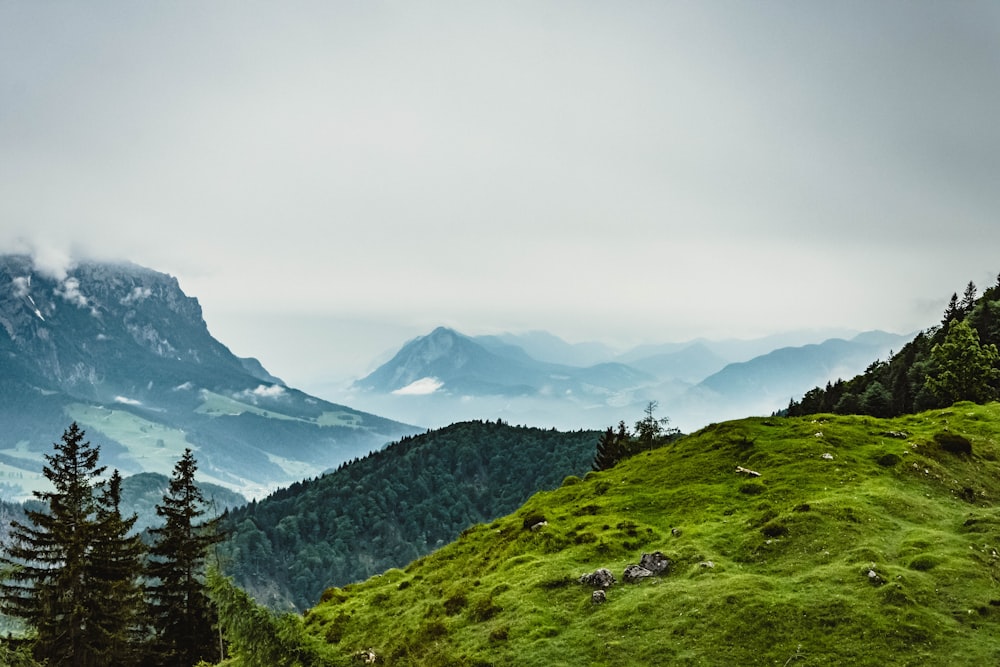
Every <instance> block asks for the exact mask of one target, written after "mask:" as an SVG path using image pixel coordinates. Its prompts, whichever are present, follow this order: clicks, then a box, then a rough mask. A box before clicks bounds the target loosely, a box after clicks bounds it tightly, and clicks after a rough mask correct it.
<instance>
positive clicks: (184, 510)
mask: <svg viewBox="0 0 1000 667" xmlns="http://www.w3.org/2000/svg"><path fill="white" fill-rule="evenodd" d="M196 471H197V463H196V461H195V458H194V455H193V454H192V453H191V450H190V449H186V450H184V456H183V457H181V459H180V461H178V462H177V465H176V466H174V472H173V476H172V477H171V479H170V487H169V488H168V489H167V492H166V494H164V496H163V502H162V503H161V504H159V505H157V506H156V513H157V514H158V515H159V516H161V517H163V519H164V521H165V523H164V525H163V526H161V527H160V528H155V529H153V530H152V531H151V532H152V534H153V538H154V542H153V546H152V547H150V556H151V558H150V563H149V568H148V572H149V577H150V579H151V582H150V584H149V585H148V587H147V590H148V592H149V594H150V598H151V600H150V620H151V622H152V625H153V630H154V634H155V639H154V644H153V656H152V657H151V658H150V660H149V662H150V663H151V664H157V665H162V666H164V667H166V666H169V667H175V666H176V667H192V665H195V664H196V663H198V662H199V661H201V660H209V661H213V662H215V661H218V660H220V659H221V658H222V656H221V655H220V650H219V645H218V639H217V636H216V635H215V632H214V629H213V626H214V625H215V621H216V619H215V613H214V609H213V607H212V605H211V603H210V601H209V598H208V596H207V594H206V587H205V581H204V570H205V559H206V556H207V551H208V548H209V547H210V546H211V545H213V544H216V543H217V542H220V541H222V535H221V533H220V531H219V528H218V519H217V518H214V519H210V520H207V521H200V518H201V517H202V516H204V515H205V514H206V509H205V499H204V497H203V496H202V494H201V491H199V490H198V487H197V486H195V482H194V476H195V472H196Z"/></svg>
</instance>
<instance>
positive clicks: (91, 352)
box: [0, 255, 417, 500]
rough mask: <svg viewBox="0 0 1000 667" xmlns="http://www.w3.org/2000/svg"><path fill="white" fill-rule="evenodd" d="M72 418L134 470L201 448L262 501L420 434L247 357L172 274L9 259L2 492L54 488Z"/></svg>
mask: <svg viewBox="0 0 1000 667" xmlns="http://www.w3.org/2000/svg"><path fill="white" fill-rule="evenodd" d="M72 421H76V422H77V423H79V424H80V425H81V427H82V428H84V429H85V430H86V432H87V435H88V437H89V438H91V440H92V441H93V442H94V443H95V444H98V445H100V447H101V460H102V462H104V463H105V464H106V465H108V466H111V467H115V468H118V469H119V470H120V471H121V472H122V474H123V475H130V474H135V473H140V472H156V473H160V474H169V473H170V472H171V470H172V468H173V465H174V463H175V461H176V460H177V458H179V457H180V455H181V453H182V452H183V451H184V449H185V448H186V447H190V448H192V449H193V450H194V451H195V453H196V456H197V458H198V462H199V473H200V476H201V478H202V479H203V480H204V481H208V482H213V483H216V484H219V485H223V486H226V487H228V488H230V489H232V490H236V491H239V492H241V493H245V494H247V495H251V496H259V495H263V494H264V493H265V492H267V491H269V490H272V489H274V488H276V487H278V486H281V485H285V484H289V483H291V482H293V481H295V480H298V479H302V478H303V477H307V476H310V475H317V474H320V473H322V472H323V471H325V470H328V469H330V468H334V467H336V466H337V465H338V464H340V463H342V462H343V461H345V460H350V459H352V458H354V457H357V456H362V455H364V454H367V453H368V452H369V451H372V450H373V449H378V448H380V447H382V446H383V445H385V444H386V443H387V442H390V441H391V440H394V439H398V438H399V437H401V436H403V435H406V434H409V433H413V432H415V431H416V430H417V429H416V428H415V427H412V426H407V425H405V424H401V423H398V422H394V421H391V420H388V419H383V418H381V417H376V416H375V415H372V414H367V413H364V412H360V411H358V410H353V409H351V408H348V407H345V406H342V405H336V404H333V403H329V402H327V401H323V400H321V399H318V398H315V397H312V396H309V395H308V394H305V393H303V392H301V391H297V390H296V389H294V388H292V387H287V386H285V385H284V384H283V383H281V381H280V380H279V379H278V378H276V377H275V376H273V375H271V374H270V373H268V372H267V370H266V369H265V368H264V367H263V366H262V365H261V363H260V362H259V361H257V360H256V359H244V358H240V357H237V356H235V355H234V354H233V353H232V352H231V351H230V350H229V348H227V347H226V346H225V345H223V344H222V343H221V342H220V341H218V340H217V339H215V338H214V337H213V336H212V334H211V333H210V332H209V329H208V326H207V324H206V322H205V320H204V318H203V314H202V310H201V306H200V305H199V303H198V300H197V299H195V298H194V297H190V296H188V295H187V294H185V293H184V292H183V290H181V288H180V285H179V284H178V282H177V279H176V278H174V277H172V276H169V275H166V274H164V273H160V272H157V271H154V270H152V269H147V268H144V267H140V266H136V265H133V264H118V263H100V262H81V263H80V264H78V265H76V266H74V267H72V268H71V269H69V271H68V273H67V274H66V275H61V276H55V275H50V274H48V273H46V272H42V271H39V270H37V269H36V268H35V267H34V264H33V261H32V259H31V258H30V257H27V256H23V255H0V423H3V425H4V428H3V430H2V431H0V497H2V498H4V499H7V500H23V499H25V498H27V497H29V496H30V495H31V492H32V491H33V490H35V489H38V488H39V487H41V486H44V484H45V482H44V480H43V479H42V478H41V475H40V471H41V467H42V463H43V458H42V457H43V456H44V454H45V453H47V452H48V451H49V450H50V447H51V444H52V441H53V440H54V439H55V438H56V437H57V436H58V435H59V434H60V433H61V432H62V431H63V430H64V429H65V428H66V426H67V425H69V424H70V423H71V422H72Z"/></svg>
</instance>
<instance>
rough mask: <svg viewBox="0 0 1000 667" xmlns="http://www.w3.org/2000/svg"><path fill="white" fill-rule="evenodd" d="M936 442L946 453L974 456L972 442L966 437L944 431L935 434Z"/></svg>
mask: <svg viewBox="0 0 1000 667" xmlns="http://www.w3.org/2000/svg"><path fill="white" fill-rule="evenodd" d="M934 442H936V443H937V444H939V445H940V446H941V449H943V450H945V451H946V452H950V453H952V454H958V455H960V456H972V442H971V441H970V440H969V439H968V438H966V437H965V436H964V435H959V434H958V433H950V432H948V431H942V432H940V433H935V434H934Z"/></svg>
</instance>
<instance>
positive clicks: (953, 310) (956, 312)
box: [941, 292, 962, 327]
mask: <svg viewBox="0 0 1000 667" xmlns="http://www.w3.org/2000/svg"><path fill="white" fill-rule="evenodd" d="M961 316H962V310H961V308H960V307H959V305H958V292H953V293H952V295H951V300H949V301H948V307H947V308H945V309H944V317H942V318H941V326H942V327H947V326H948V323H949V322H951V321H952V320H954V319H958V318H961Z"/></svg>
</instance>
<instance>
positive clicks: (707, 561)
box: [698, 560, 715, 569]
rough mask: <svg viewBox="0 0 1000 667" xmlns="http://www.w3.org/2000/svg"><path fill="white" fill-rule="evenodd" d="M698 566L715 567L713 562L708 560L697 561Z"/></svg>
mask: <svg viewBox="0 0 1000 667" xmlns="http://www.w3.org/2000/svg"><path fill="white" fill-rule="evenodd" d="M698 567H704V568H708V569H712V568H713V567H715V563H714V562H712V561H710V560H703V561H701V562H700V563H698Z"/></svg>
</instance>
